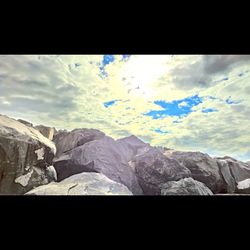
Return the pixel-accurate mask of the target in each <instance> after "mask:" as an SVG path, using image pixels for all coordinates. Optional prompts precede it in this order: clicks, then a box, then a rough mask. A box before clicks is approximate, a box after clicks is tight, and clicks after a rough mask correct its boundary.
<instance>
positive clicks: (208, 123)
mask: <svg viewBox="0 0 250 250" xmlns="http://www.w3.org/2000/svg"><path fill="white" fill-rule="evenodd" d="M249 68H250V56H247V55H246V56H244V55H239V56H238V55H214V56H213V55H177V56H174V57H172V56H169V55H162V56H160V55H155V56H154V55H152V56H150V55H148V56H145V55H84V56H81V55H72V56H70V55H60V56H56V55H48V56H47V55H41V56H39V55H23V56H21V55H18V56H15V55H13V56H8V55H5V56H0V113H3V114H6V115H9V116H13V117H16V118H23V119H26V120H30V121H31V122H33V123H35V124H39V123H43V124H47V125H50V126H55V127H57V128H67V129H73V128H79V127H87V128H97V129H100V130H102V131H103V132H105V133H106V134H107V135H110V136H112V137H114V138H120V137H123V136H128V135H130V134H135V135H137V136H138V137H140V138H142V139H144V140H145V141H147V142H149V143H152V144H153V145H162V146H167V147H172V148H177V149H182V150H200V151H204V152H207V153H211V154H213V155H226V154H228V155H232V156H233V157H236V158H237V157H240V159H242V160H247V159H250V150H249V143H250V135H249V133H248V130H249V124H250V75H249Z"/></svg>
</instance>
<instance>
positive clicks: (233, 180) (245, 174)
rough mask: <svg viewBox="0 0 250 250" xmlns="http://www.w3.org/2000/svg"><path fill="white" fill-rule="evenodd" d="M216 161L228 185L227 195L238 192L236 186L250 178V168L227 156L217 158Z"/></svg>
mask: <svg viewBox="0 0 250 250" xmlns="http://www.w3.org/2000/svg"><path fill="white" fill-rule="evenodd" d="M216 160H217V162H218V165H219V166H220V170H221V173H222V176H223V177H224V179H225V181H226V183H227V185H228V193H234V192H238V190H237V188H236V186H237V184H238V183H239V182H241V181H244V180H245V179H248V178H250V166H249V165H248V164H247V163H244V162H242V161H238V160H236V159H234V158H232V157H229V156H225V157H217V158H216ZM222 166H223V168H222ZM225 170H226V171H225Z"/></svg>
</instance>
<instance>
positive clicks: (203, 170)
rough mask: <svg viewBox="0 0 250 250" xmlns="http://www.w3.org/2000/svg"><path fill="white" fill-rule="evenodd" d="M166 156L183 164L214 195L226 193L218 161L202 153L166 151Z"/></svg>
mask: <svg viewBox="0 0 250 250" xmlns="http://www.w3.org/2000/svg"><path fill="white" fill-rule="evenodd" d="M165 155H167V156H168V157H170V158H172V159H176V160H177V161H178V162H180V163H182V164H183V165H184V166H185V167H187V168H188V169H189V170H190V171H191V173H192V175H191V177H192V178H193V179H195V180H197V181H200V182H202V183H204V184H205V185H206V186H207V187H208V188H209V189H211V190H212V191H213V192H214V193H219V192H224V190H225V182H224V180H223V177H222V175H221V173H220V171H219V166H218V164H217V160H216V159H213V158H211V157H210V156H209V155H207V154H203V153H200V152H182V151H175V150H170V151H169V152H168V151H166V152H165Z"/></svg>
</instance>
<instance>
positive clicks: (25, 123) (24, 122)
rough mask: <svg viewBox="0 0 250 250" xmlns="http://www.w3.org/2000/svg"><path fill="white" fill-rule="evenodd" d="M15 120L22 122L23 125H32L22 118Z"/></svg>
mask: <svg viewBox="0 0 250 250" xmlns="http://www.w3.org/2000/svg"><path fill="white" fill-rule="evenodd" d="M17 121H18V122H21V123H23V124H24V125H26V126H28V127H33V124H32V123H31V122H27V121H25V120H22V119H18V120H17Z"/></svg>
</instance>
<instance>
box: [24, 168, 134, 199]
mask: <svg viewBox="0 0 250 250" xmlns="http://www.w3.org/2000/svg"><path fill="white" fill-rule="evenodd" d="M26 195H132V193H131V192H130V191H129V190H128V188H127V187H126V186H124V185H122V184H121V183H117V182H115V181H112V180H110V179H109V178H107V177H106V176H105V175H103V174H100V173H81V174H77V175H72V176H70V177H69V178H67V179H64V180H63V181H61V182H58V183H56V182H52V183H50V184H48V185H43V186H40V187H37V188H34V189H33V190H31V191H29V192H28V193H26Z"/></svg>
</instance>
